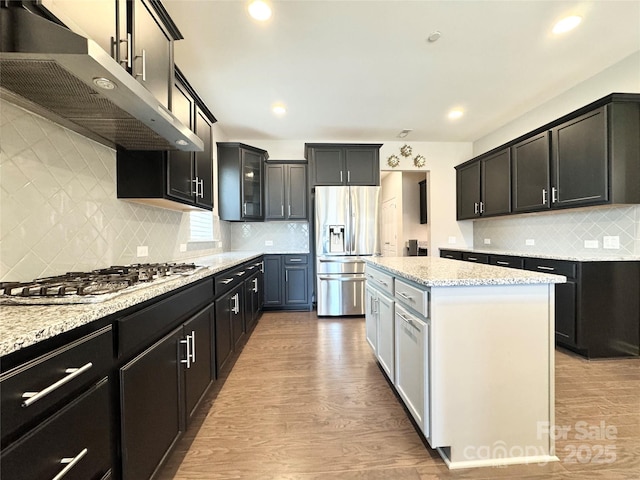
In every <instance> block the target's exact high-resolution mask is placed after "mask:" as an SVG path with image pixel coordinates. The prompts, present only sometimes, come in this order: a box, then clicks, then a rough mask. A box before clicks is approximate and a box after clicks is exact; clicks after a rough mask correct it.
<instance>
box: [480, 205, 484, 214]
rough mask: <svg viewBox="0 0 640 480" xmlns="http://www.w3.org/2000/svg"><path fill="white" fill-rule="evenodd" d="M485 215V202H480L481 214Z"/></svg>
mask: <svg viewBox="0 0 640 480" xmlns="http://www.w3.org/2000/svg"><path fill="white" fill-rule="evenodd" d="M483 213H484V202H480V214H483Z"/></svg>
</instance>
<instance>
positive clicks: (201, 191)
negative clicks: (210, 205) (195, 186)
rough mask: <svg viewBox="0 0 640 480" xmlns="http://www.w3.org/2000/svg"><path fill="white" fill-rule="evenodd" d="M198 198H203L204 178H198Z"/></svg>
mask: <svg viewBox="0 0 640 480" xmlns="http://www.w3.org/2000/svg"><path fill="white" fill-rule="evenodd" d="M200 198H204V178H201V179H200Z"/></svg>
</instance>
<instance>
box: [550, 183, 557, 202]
mask: <svg viewBox="0 0 640 480" xmlns="http://www.w3.org/2000/svg"><path fill="white" fill-rule="evenodd" d="M557 201H558V189H557V188H556V187H551V203H556V202H557Z"/></svg>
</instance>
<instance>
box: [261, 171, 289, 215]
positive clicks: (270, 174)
mask: <svg viewBox="0 0 640 480" xmlns="http://www.w3.org/2000/svg"><path fill="white" fill-rule="evenodd" d="M285 167H286V165H284V164H281V163H276V164H267V166H266V167H265V200H266V202H265V203H266V208H265V215H264V218H265V220H284V219H285V218H286V214H287V212H285V208H286V207H285V173H286V170H285Z"/></svg>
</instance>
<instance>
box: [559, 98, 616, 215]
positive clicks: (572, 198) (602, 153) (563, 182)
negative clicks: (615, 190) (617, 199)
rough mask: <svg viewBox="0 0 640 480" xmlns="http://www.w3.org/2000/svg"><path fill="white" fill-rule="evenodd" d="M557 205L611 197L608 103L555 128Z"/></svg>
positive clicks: (598, 201)
mask: <svg viewBox="0 0 640 480" xmlns="http://www.w3.org/2000/svg"><path fill="white" fill-rule="evenodd" d="M552 136H553V137H552V148H553V156H552V159H553V163H552V174H553V182H552V201H553V206H554V207H570V206H580V205H591V204H598V203H605V202H607V201H608V200H609V188H608V185H609V180H608V176H609V171H608V159H607V120H606V114H605V109H604V107H601V108H598V109H597V110H594V111H593V112H590V113H588V114H585V115H582V116H580V117H578V118H576V119H574V120H571V121H569V122H567V123H565V124H562V125H560V126H558V127H555V128H554V129H553V130H552Z"/></svg>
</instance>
